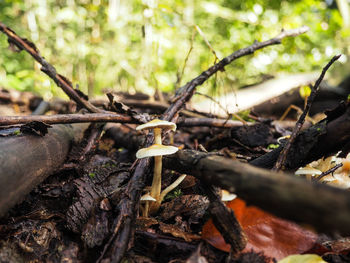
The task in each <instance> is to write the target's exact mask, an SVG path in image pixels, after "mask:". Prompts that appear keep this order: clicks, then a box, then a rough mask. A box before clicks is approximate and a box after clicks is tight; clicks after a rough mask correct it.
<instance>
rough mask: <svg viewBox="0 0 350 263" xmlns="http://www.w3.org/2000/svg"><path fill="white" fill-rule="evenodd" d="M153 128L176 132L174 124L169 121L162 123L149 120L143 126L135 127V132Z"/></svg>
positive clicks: (157, 120)
mask: <svg viewBox="0 0 350 263" xmlns="http://www.w3.org/2000/svg"><path fill="white" fill-rule="evenodd" d="M154 128H161V129H166V130H172V131H175V130H176V124H175V123H173V122H170V121H163V120H159V119H154V120H151V121H149V122H147V123H145V124H141V125H139V126H137V127H136V130H137V131H141V130H145V129H154Z"/></svg>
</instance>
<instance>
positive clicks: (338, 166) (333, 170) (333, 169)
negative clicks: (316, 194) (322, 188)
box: [314, 163, 343, 182]
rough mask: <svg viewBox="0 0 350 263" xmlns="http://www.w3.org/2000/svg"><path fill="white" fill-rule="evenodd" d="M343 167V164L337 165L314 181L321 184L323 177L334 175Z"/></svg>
mask: <svg viewBox="0 0 350 263" xmlns="http://www.w3.org/2000/svg"><path fill="white" fill-rule="evenodd" d="M342 166H343V163H338V164H337V165H335V166H334V167H332V168H331V169H329V170H327V171H325V172H323V173H321V174H320V175H319V176H317V177H315V179H314V181H316V182H319V181H320V180H321V179H322V178H323V177H325V176H326V175H329V174H331V173H334V172H335V171H336V170H337V169H338V168H340V167H342Z"/></svg>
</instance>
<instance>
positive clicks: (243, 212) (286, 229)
mask: <svg viewBox="0 0 350 263" xmlns="http://www.w3.org/2000/svg"><path fill="white" fill-rule="evenodd" d="M227 206H228V207H230V208H231V209H233V210H234V212H235V215H236V218H237V220H238V221H239V222H240V224H241V225H242V227H243V229H244V231H245V233H246V235H247V237H248V244H247V246H246V248H245V249H244V250H243V252H245V251H250V250H252V249H253V250H254V251H255V252H263V253H264V254H265V256H268V257H273V258H276V259H277V260H279V259H282V258H284V257H286V256H288V255H292V254H301V253H303V252H306V251H308V250H309V249H311V248H312V247H313V246H314V244H315V242H316V239H317V235H316V234H315V233H313V232H311V231H309V230H306V229H304V228H302V227H300V226H299V225H297V224H295V223H292V222H290V221H287V220H284V219H281V218H279V217H276V216H274V215H272V214H270V213H267V212H265V211H263V210H261V209H259V208H257V207H255V206H247V205H246V203H245V202H244V201H243V200H241V199H239V198H236V199H235V200H233V201H231V202H229V203H228V204H227ZM202 238H203V239H205V240H206V241H207V242H208V243H209V244H211V245H212V246H214V247H216V248H218V249H220V250H223V251H226V252H229V251H230V245H228V244H226V243H225V241H224V239H223V238H222V236H221V235H220V233H219V231H218V230H217V229H216V228H215V226H214V225H213V223H212V220H209V221H208V222H207V223H206V224H205V225H204V227H203V230H202Z"/></svg>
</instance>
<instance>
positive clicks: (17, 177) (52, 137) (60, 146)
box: [0, 125, 86, 216]
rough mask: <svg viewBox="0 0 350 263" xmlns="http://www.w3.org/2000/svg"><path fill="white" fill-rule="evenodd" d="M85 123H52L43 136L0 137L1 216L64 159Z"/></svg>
mask: <svg viewBox="0 0 350 263" xmlns="http://www.w3.org/2000/svg"><path fill="white" fill-rule="evenodd" d="M85 126H86V125H83V126H82V125H75V127H73V126H72V125H55V126H53V128H51V129H49V131H48V134H46V135H45V136H43V137H41V136H38V135H30V134H24V135H19V136H11V137H9V136H8V137H0V187H1V191H0V216H3V215H4V214H5V213H6V212H7V211H8V209H10V208H11V207H12V206H14V205H15V204H17V203H18V202H20V201H21V200H23V199H24V197H25V196H26V194H28V193H29V192H30V191H31V190H32V189H33V188H34V187H35V186H37V185H38V184H39V183H41V182H42V181H43V180H44V179H45V178H46V177H47V176H48V175H50V174H52V173H53V172H54V171H55V170H56V169H57V168H58V167H59V166H60V165H61V164H62V163H63V162H64V160H65V159H66V157H67V154H68V153H69V150H70V148H71V144H72V142H73V140H74V139H75V138H78V137H79V138H80V136H81V134H82V132H81V131H82V129H81V128H82V127H85ZM79 131H80V132H79Z"/></svg>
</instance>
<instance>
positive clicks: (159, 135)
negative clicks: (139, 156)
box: [153, 128, 162, 145]
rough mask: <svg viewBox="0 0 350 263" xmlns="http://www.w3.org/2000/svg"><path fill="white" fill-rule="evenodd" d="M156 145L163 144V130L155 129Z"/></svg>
mask: <svg viewBox="0 0 350 263" xmlns="http://www.w3.org/2000/svg"><path fill="white" fill-rule="evenodd" d="M153 131H154V132H153V133H154V143H155V144H159V145H161V144H162V129H161V128H154V129H153Z"/></svg>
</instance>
